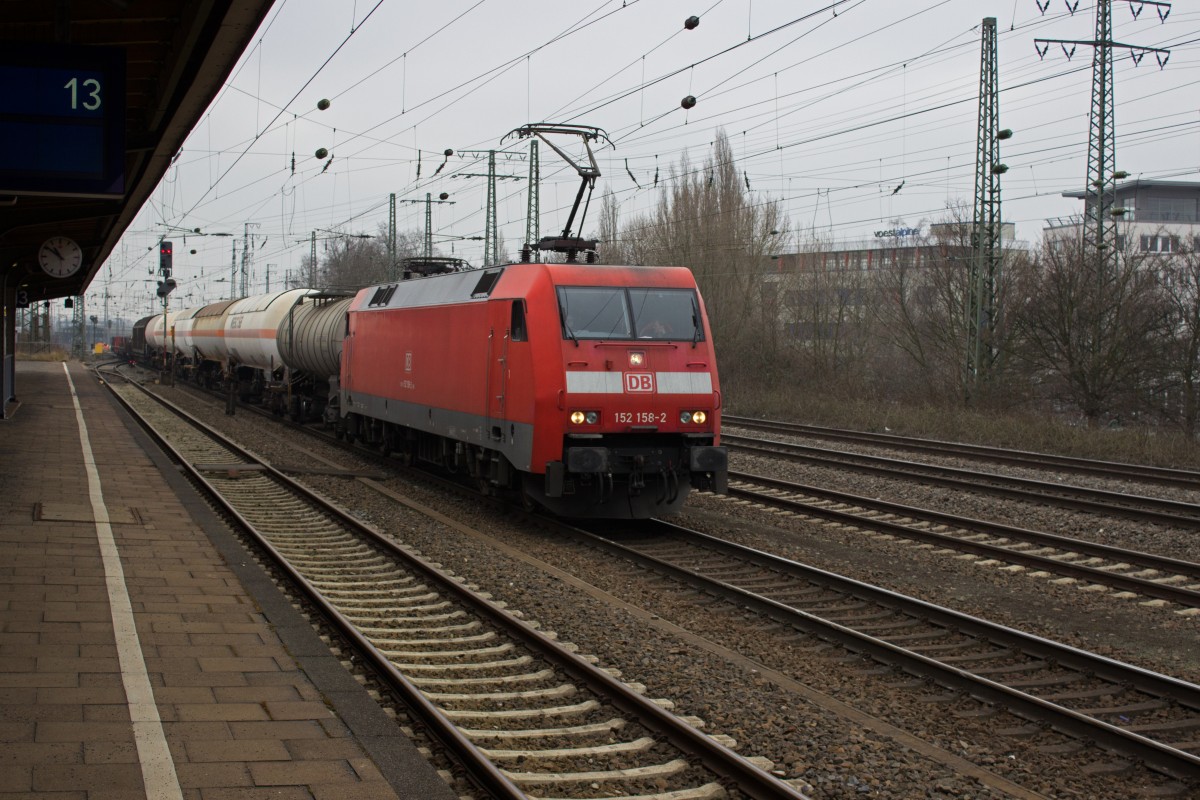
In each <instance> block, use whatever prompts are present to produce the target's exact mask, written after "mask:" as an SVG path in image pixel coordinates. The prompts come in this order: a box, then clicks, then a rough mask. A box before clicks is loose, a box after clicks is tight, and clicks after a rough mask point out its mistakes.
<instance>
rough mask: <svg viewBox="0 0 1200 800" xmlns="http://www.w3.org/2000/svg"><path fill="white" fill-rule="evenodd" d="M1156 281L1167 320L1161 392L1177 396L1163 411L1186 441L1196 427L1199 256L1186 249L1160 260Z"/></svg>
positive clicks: (1199, 409)
mask: <svg viewBox="0 0 1200 800" xmlns="http://www.w3.org/2000/svg"><path fill="white" fill-rule="evenodd" d="M1153 269H1154V270H1155V272H1156V274H1157V275H1158V277H1159V281H1158V283H1159V286H1160V287H1161V289H1162V296H1163V300H1164V302H1165V303H1166V310H1167V315H1168V316H1167V319H1166V331H1165V337H1164V338H1165V340H1166V343H1167V344H1166V347H1164V348H1163V367H1164V374H1163V375H1162V380H1163V383H1164V389H1166V390H1168V391H1169V392H1170V393H1171V394H1174V395H1177V398H1178V399H1177V400H1176V401H1175V402H1174V403H1171V404H1170V405H1169V406H1168V408H1167V413H1168V415H1170V416H1177V418H1178V420H1179V423H1180V425H1181V426H1182V428H1183V430H1184V431H1185V432H1186V433H1187V436H1188V438H1189V439H1195V437H1196V429H1197V426H1198V425H1200V253H1198V252H1196V250H1194V249H1191V248H1188V249H1185V250H1183V251H1181V252H1179V253H1175V254H1173V256H1171V257H1169V258H1160V259H1158V260H1157V263H1155V264H1154V266H1153Z"/></svg>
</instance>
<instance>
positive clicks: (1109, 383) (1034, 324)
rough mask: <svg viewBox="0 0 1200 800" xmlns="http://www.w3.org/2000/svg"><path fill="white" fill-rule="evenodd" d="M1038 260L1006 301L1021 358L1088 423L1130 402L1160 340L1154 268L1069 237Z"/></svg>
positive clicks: (1151, 373)
mask: <svg viewBox="0 0 1200 800" xmlns="http://www.w3.org/2000/svg"><path fill="white" fill-rule="evenodd" d="M1037 266H1038V268H1037V269H1035V270H1031V271H1030V272H1029V273H1028V274H1027V275H1026V276H1024V278H1025V280H1024V282H1023V283H1022V284H1021V285H1019V286H1018V287H1016V288H1017V294H1016V297H1019V302H1017V303H1014V307H1013V308H1012V311H1013V314H1014V317H1015V320H1014V322H1015V324H1016V325H1017V327H1018V330H1019V334H1020V337H1021V343H1020V344H1021V346H1020V351H1019V352H1020V355H1021V356H1022V358H1023V359H1024V361H1025V362H1026V363H1027V365H1028V366H1029V367H1030V368H1031V369H1033V370H1036V371H1038V373H1039V374H1040V375H1041V376H1043V377H1044V378H1045V379H1046V381H1047V382H1048V385H1049V387H1050V389H1051V393H1052V396H1053V397H1054V398H1055V399H1058V400H1060V401H1063V402H1066V403H1068V404H1070V405H1071V406H1073V407H1074V408H1076V409H1078V410H1079V412H1080V413H1081V414H1082V415H1083V417H1084V419H1086V420H1087V423H1088V425H1089V426H1091V427H1095V426H1097V425H1099V423H1100V422H1101V421H1102V419H1104V418H1105V417H1106V416H1107V415H1110V414H1116V413H1120V412H1122V411H1124V410H1128V409H1130V408H1131V407H1135V406H1136V401H1137V397H1138V395H1139V393H1141V392H1142V391H1143V390H1144V389H1145V388H1146V386H1147V382H1148V381H1152V380H1153V379H1154V377H1155V366H1154V365H1155V362H1156V361H1157V360H1158V359H1157V354H1158V351H1159V348H1160V345H1161V344H1162V343H1163V342H1162V334H1163V331H1164V327H1163V325H1164V322H1165V320H1166V315H1165V313H1164V312H1165V307H1164V304H1163V302H1162V299H1161V294H1160V292H1159V291H1158V288H1157V281H1156V280H1155V279H1154V272H1153V270H1143V269H1142V268H1141V267H1142V264H1141V262H1140V260H1139V259H1137V258H1134V257H1131V255H1130V254H1128V253H1122V254H1119V257H1117V258H1113V259H1108V260H1104V259H1100V258H1098V257H1097V256H1096V254H1095V253H1094V252H1088V251H1085V249H1084V247H1083V244H1082V243H1081V242H1080V241H1078V240H1068V239H1060V240H1056V241H1055V242H1053V243H1052V244H1051V246H1049V247H1047V248H1045V249H1043V251H1042V253H1041V255H1040V258H1039V259H1038V262H1037Z"/></svg>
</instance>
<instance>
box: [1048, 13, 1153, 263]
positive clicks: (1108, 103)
mask: <svg viewBox="0 0 1200 800" xmlns="http://www.w3.org/2000/svg"><path fill="white" fill-rule="evenodd" d="M1127 2H1129V9H1130V11H1131V12H1132V13H1133V18H1134V19H1137V18H1138V16H1139V15H1140V14H1141V13H1142V10H1143V7H1144V6H1153V7H1155V9H1156V10H1157V11H1158V18H1159V21H1160V22H1166V19H1167V16H1168V15H1170V13H1171V4H1170V3H1160V2H1155V0H1127ZM1046 5H1047V6H1048V5H1049V3H1047V4H1046ZM1077 6H1078V3H1076V4H1075V6H1068V7H1069V8H1070V11H1071V14H1072V15H1074V13H1075V8H1076V7H1077ZM1038 8H1040V9H1042V11H1043V13H1045V8H1044V7H1043V6H1042V5H1041V3H1039V4H1038ZM1051 44H1058V45H1060V46H1061V47H1062V49H1063V54H1064V55H1066V57H1067V60H1070V59H1071V56H1073V55H1074V54H1075V48H1076V47H1077V46H1078V45H1081V44H1082V45H1087V46H1089V47H1092V48H1093V52H1092V106H1091V113H1090V120H1091V125H1090V130H1089V132H1088V164H1087V167H1088V174H1087V185H1086V186H1085V187H1084V220H1083V245H1084V249H1085V252H1087V253H1089V254H1091V253H1094V254H1095V257H1096V266H1097V269H1098V270H1099V271H1100V274H1101V275H1107V274H1111V269H1112V267H1113V266H1114V265H1115V263H1116V254H1117V221H1118V219H1119V217H1120V216H1121V215H1122V214H1123V213H1124V209H1119V208H1117V207H1116V198H1117V185H1116V182H1117V181H1118V180H1121V179H1122V178H1125V177H1128V173H1125V172H1120V171H1118V170H1117V168H1116V163H1117V146H1116V121H1115V115H1114V114H1113V107H1114V106H1115V104H1116V103H1115V100H1114V97H1113V50H1114V49H1116V48H1122V49H1125V50H1128V51H1129V53H1130V56H1131V57H1132V58H1133V63H1134V64H1140V63H1141V61H1142V59H1143V58H1144V57H1145V55H1146V53H1154V55H1155V58H1156V59H1157V60H1158V66H1159V68H1160V69H1161V68H1163V67H1165V66H1166V65H1167V59H1169V58H1170V57H1171V51H1170V50H1164V49H1162V48H1159V47H1143V46H1141V45H1133V44H1123V43H1121V42H1115V41H1113V38H1112V0H1096V32H1095V38H1094V39H1092V40H1090V41H1086V40H1071V39H1034V40H1033V46H1034V48H1035V49H1036V50H1037V53H1038V56H1040V57H1044V56H1045V55H1046V51H1048V50H1049V49H1050V45H1051ZM1068 45H1069V46H1070V49H1068Z"/></svg>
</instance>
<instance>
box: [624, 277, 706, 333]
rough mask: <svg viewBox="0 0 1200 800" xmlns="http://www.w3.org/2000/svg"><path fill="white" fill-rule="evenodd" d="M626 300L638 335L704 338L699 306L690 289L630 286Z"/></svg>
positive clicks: (694, 294)
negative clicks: (631, 310)
mask: <svg viewBox="0 0 1200 800" xmlns="http://www.w3.org/2000/svg"><path fill="white" fill-rule="evenodd" d="M629 301H630V305H631V306H632V308H633V326H634V330H636V331H637V338H639V339H683V340H687V341H699V340H700V339H703V338H704V329H703V328H702V327H701V325H700V307H699V305H698V304H697V302H696V293H695V292H693V291H692V290H691V289H652V288H647V289H640V288H639V289H630V290H629Z"/></svg>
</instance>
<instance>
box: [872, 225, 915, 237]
mask: <svg viewBox="0 0 1200 800" xmlns="http://www.w3.org/2000/svg"><path fill="white" fill-rule="evenodd" d="M920 235H921V229H920V228H892V229H890V230H886V231H875V238H876V239H903V238H904V237H906V236H920Z"/></svg>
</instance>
